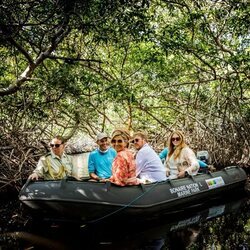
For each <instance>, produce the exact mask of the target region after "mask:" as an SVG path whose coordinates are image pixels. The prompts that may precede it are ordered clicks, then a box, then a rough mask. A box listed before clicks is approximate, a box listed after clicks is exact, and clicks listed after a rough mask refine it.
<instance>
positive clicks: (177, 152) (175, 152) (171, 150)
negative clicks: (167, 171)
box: [167, 130, 187, 160]
mask: <svg viewBox="0 0 250 250" xmlns="http://www.w3.org/2000/svg"><path fill="white" fill-rule="evenodd" d="M174 134H177V135H178V136H179V137H180V139H181V142H180V144H179V145H178V146H177V147H176V148H175V146H174V144H173V142H172V140H171V139H172V136H173V135H174ZM186 146H187V144H186V143H185V138H184V134H183V133H182V132H181V131H180V130H175V131H173V132H172V133H171V134H170V136H169V138H168V150H169V151H168V157H167V160H168V159H170V157H171V156H172V155H174V159H177V158H178V157H179V155H180V153H181V150H182V149H183V148H184V147H186Z"/></svg>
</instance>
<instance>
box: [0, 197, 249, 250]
mask: <svg viewBox="0 0 250 250" xmlns="http://www.w3.org/2000/svg"><path fill="white" fill-rule="evenodd" d="M6 204H7V203H6ZM11 207H12V208H14V207H16V208H15V209H14V210H13V211H12V214H11V215H9V216H10V217H8V215H6V214H8V212H10V209H9V208H11ZM249 208H250V199H249V197H246V196H243V197H238V198H235V199H233V200H232V197H231V198H225V199H223V200H216V201H210V202H208V203H207V204H200V206H196V207H189V208H185V209H183V210H182V211H178V212H176V213H166V214H164V215H161V216H160V217H158V216H157V215H155V216H152V217H151V218H144V220H140V221H138V220H137V219H136V218H131V220H129V221H124V220H122V218H118V217H116V218H115V219H113V220H110V221H108V222H98V223H92V224H85V225H81V224H78V223H73V222H66V221H53V220H49V219H47V220H46V219H45V220H43V221H37V220H32V219H31V218H29V217H22V216H19V215H18V209H19V207H18V201H11V202H10V204H8V205H6V207H4V206H1V217H2V218H1V219H0V222H1V224H2V223H3V221H5V223H7V224H5V227H4V226H3V225H1V228H0V229H1V231H0V232H1V235H0V249H1V250H5V249H76V250H77V249H135V250H137V249H138V250H139V249H140V250H144V249H145V250H146V249H147V250H148V249H152V250H153V249H154V250H156V249H178V250H181V249H242V250H243V249H244V250H246V249H250V247H249V246H250V242H249V239H250V209H249ZM6 210H7V211H6ZM5 213H6V214H5ZM8 223H9V224H8Z"/></svg>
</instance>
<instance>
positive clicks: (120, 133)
mask: <svg viewBox="0 0 250 250" xmlns="http://www.w3.org/2000/svg"><path fill="white" fill-rule="evenodd" d="M116 136H121V137H122V138H123V139H124V140H125V141H127V147H128V145H129V140H130V138H131V136H130V134H129V131H128V130H126V129H115V130H114V131H113V133H112V135H111V140H112V139H113V138H114V137H116Z"/></svg>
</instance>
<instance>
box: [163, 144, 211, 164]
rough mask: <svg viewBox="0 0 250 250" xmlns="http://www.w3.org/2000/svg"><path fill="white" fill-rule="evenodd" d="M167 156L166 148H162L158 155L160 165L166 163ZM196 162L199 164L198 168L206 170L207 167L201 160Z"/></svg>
mask: <svg viewBox="0 0 250 250" xmlns="http://www.w3.org/2000/svg"><path fill="white" fill-rule="evenodd" d="M167 155H168V148H164V149H163V150H162V151H161V152H160V153H159V157H160V159H161V161H162V163H164V162H165V161H166V158H167ZM198 162H199V165H200V168H206V167H208V165H207V164H206V163H205V162H204V161H201V160H199V159H198Z"/></svg>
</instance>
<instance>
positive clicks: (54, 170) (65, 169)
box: [28, 136, 73, 180]
mask: <svg viewBox="0 0 250 250" xmlns="http://www.w3.org/2000/svg"><path fill="white" fill-rule="evenodd" d="M65 142H66V141H65V139H64V138H63V137H61V136H55V137H54V138H53V139H52V140H51V142H50V144H49V145H50V149H51V151H50V153H48V154H46V155H45V156H42V157H41V158H40V159H39V161H38V163H37V167H36V169H35V170H34V171H33V173H32V174H31V175H30V176H29V177H28V179H31V180H38V179H39V178H43V179H45V180H57V179H62V178H64V177H65V176H70V175H71V173H72V169H73V164H72V158H71V157H70V156H69V155H67V154H66V153H65V152H64V149H65V145H66V144H65Z"/></svg>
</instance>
